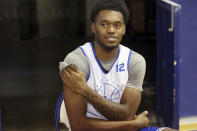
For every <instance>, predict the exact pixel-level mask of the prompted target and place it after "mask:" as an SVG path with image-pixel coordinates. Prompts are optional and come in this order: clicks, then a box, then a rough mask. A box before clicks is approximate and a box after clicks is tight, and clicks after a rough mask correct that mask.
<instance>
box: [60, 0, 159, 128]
mask: <svg viewBox="0 0 197 131" xmlns="http://www.w3.org/2000/svg"><path fill="white" fill-rule="evenodd" d="M128 16H129V13H128V9H127V7H126V4H125V3H124V2H123V1H122V0H98V1H96V2H95V3H94V5H93V6H92V10H91V20H92V25H91V28H92V32H93V33H94V35H95V41H94V42H92V43H91V42H88V43H86V44H84V45H82V46H80V47H79V48H77V49H76V50H74V51H72V52H71V53H69V54H68V55H67V56H66V58H65V60H64V61H63V62H60V70H61V78H62V81H63V91H64V101H65V106H66V110H67V114H68V118H69V123H70V125H71V129H72V131H138V130H140V129H142V128H144V129H142V130H143V131H149V130H152V131H156V130H157V131H159V130H162V129H160V128H156V127H151V128H150V127H149V128H145V127H147V126H148V123H149V120H148V118H147V117H146V115H147V114H148V112H147V111H144V112H142V113H141V114H139V115H137V116H136V115H135V114H136V111H137V109H138V106H139V104H140V101H141V91H142V83H143V79H144V75H145V60H144V58H143V57H142V56H141V55H140V54H138V53H136V52H134V51H131V50H130V49H129V48H127V47H125V46H123V45H121V44H120V41H121V39H122V36H123V35H124V34H125V30H126V23H127V21H128Z"/></svg>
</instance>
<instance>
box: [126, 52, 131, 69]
mask: <svg viewBox="0 0 197 131" xmlns="http://www.w3.org/2000/svg"><path fill="white" fill-rule="evenodd" d="M131 52H132V50H130V52H129V57H128V61H127V70H128V72H129V62H130V58H131Z"/></svg>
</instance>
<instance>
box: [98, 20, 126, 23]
mask: <svg viewBox="0 0 197 131" xmlns="http://www.w3.org/2000/svg"><path fill="white" fill-rule="evenodd" d="M100 22H110V21H108V20H101V21H100ZM110 23H111V22H110ZM114 23H124V22H123V21H115V22H114Z"/></svg>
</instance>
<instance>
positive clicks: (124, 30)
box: [123, 25, 126, 35]
mask: <svg viewBox="0 0 197 131" xmlns="http://www.w3.org/2000/svg"><path fill="white" fill-rule="evenodd" d="M125 32H126V25H124V29H123V35H124V34H125Z"/></svg>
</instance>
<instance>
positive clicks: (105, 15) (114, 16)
mask: <svg viewBox="0 0 197 131" xmlns="http://www.w3.org/2000/svg"><path fill="white" fill-rule="evenodd" d="M96 21H109V22H124V19H123V15H122V13H121V12H119V11H114V10H101V11H100V12H99V13H98V16H97V18H96Z"/></svg>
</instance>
